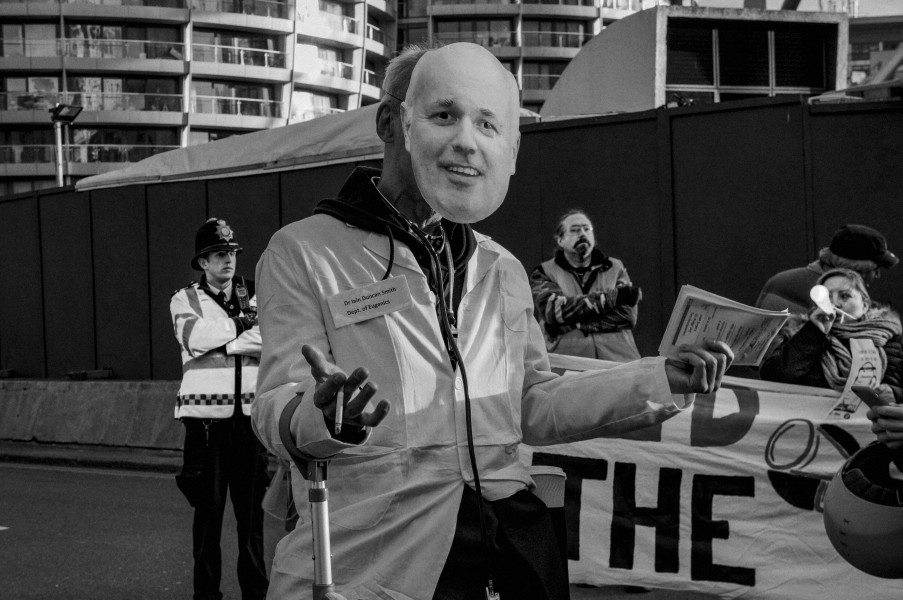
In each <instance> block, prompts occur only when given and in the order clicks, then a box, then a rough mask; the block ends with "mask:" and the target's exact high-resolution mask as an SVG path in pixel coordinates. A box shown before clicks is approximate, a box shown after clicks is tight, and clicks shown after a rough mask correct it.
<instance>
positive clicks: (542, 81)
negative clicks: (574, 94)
mask: <svg viewBox="0 0 903 600" xmlns="http://www.w3.org/2000/svg"><path fill="white" fill-rule="evenodd" d="M566 67H567V63H566V62H533V61H526V60H525V61H524V70H523V81H524V89H525V90H551V89H552V88H553V87H555V84H556V83H558V78H559V77H561V74H562V73H564V69H565V68H566Z"/></svg>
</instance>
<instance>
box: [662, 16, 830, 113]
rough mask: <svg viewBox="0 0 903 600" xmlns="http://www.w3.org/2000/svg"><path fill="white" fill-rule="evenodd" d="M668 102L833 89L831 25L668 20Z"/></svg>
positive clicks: (702, 101) (690, 101)
mask: <svg viewBox="0 0 903 600" xmlns="http://www.w3.org/2000/svg"><path fill="white" fill-rule="evenodd" d="M668 23H669V26H668V41H667V44H668V58H667V74H666V88H665V90H666V102H667V103H668V104H669V105H671V106H674V105H687V104H705V103H710V102H722V101H727V100H740V99H747V98H755V97H762V96H777V95H784V94H794V95H796V94H817V93H820V92H823V91H824V90H825V89H828V88H829V87H833V85H834V82H833V80H832V76H833V74H832V73H831V72H830V71H829V65H831V64H833V61H834V57H833V56H830V48H831V43H830V41H831V39H832V35H836V32H835V30H834V29H833V28H832V27H830V26H821V25H809V26H806V27H801V26H800V25H799V24H785V23H768V22H739V23H738V22H731V23H725V22H718V21H714V22H711V23H700V22H699V21H683V20H681V19H671V20H669V22H668Z"/></svg>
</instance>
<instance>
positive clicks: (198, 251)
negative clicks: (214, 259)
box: [191, 217, 242, 271]
mask: <svg viewBox="0 0 903 600" xmlns="http://www.w3.org/2000/svg"><path fill="white" fill-rule="evenodd" d="M234 236H235V232H234V231H232V228H231V227H229V224H228V223H226V222H225V221H224V220H223V219H217V218H216V217H213V218H210V219H207V222H206V223H204V224H203V225H201V228H200V229H198V233H197V235H196V236H195V237H194V258H192V259H191V268H192V269H194V270H195V271H203V269H202V268H201V265H199V264H198V259H199V258H201V257H202V256H204V255H205V254H207V253H208V252H213V251H215V250H234V251H235V253H236V254H238V253H240V252H241V251H242V247H241V246H239V245H238V243H237V242H236V241H235V240H234V239H233V238H234Z"/></svg>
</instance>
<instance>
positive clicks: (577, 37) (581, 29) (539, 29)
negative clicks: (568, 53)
mask: <svg viewBox="0 0 903 600" xmlns="http://www.w3.org/2000/svg"><path fill="white" fill-rule="evenodd" d="M586 31H587V24H586V23H585V22H583V21H554V20H550V19H545V20H542V21H539V20H533V19H524V23H523V41H524V46H526V47H543V46H544V47H549V48H581V47H582V46H583V44H585V43H586V42H588V41H589V40H590V39H591V38H592V34H589V35H587V33H586Z"/></svg>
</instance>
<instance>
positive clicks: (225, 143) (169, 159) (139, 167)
mask: <svg viewBox="0 0 903 600" xmlns="http://www.w3.org/2000/svg"><path fill="white" fill-rule="evenodd" d="M376 108H377V105H376V104H373V105H370V106H365V107H363V108H359V109H357V110H351V111H348V112H343V113H338V114H334V115H329V116H326V117H320V118H318V119H313V120H310V121H304V122H303V123H296V124H293V125H286V126H285V127H277V128H275V129H266V130H263V131H255V132H253V133H246V134H243V135H236V136H232V137H229V138H226V139H223V140H217V141H215V142H210V143H208V144H201V145H198V146H190V147H188V148H179V149H177V150H171V151H169V152H163V153H161V154H157V155H155V156H151V157H150V158H146V159H144V160H142V161H140V162H137V163H135V164H133V165H130V166H128V167H125V168H124V169H118V170H116V171H110V172H108V173H102V174H100V175H94V176H93V177H86V178H85V179H82V180H80V181H79V182H77V183H76V184H75V188H76V189H77V190H79V191H86V190H92V189H97V188H104V187H114V186H119V185H129V184H136V183H154V182H162V181H178V180H185V179H200V178H209V177H216V176H227V175H233V174H235V173H244V174H250V173H252V172H259V171H272V170H278V169H288V168H303V167H305V166H314V165H323V164H330V163H336V162H347V161H353V160H369V159H378V158H382V154H383V143H382V141H381V140H380V139H379V136H378V135H377V134H376V122H375V120H376Z"/></svg>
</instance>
